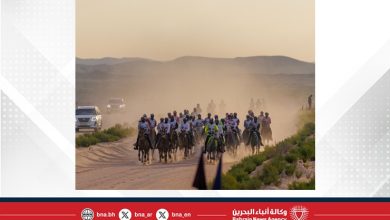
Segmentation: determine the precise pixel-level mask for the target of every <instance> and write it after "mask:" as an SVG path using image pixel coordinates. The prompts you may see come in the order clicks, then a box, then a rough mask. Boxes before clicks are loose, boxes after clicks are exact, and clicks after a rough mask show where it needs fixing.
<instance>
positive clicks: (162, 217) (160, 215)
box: [156, 209, 169, 220]
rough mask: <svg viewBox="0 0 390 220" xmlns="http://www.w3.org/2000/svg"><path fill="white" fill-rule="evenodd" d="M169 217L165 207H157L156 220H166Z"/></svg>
mask: <svg viewBox="0 0 390 220" xmlns="http://www.w3.org/2000/svg"><path fill="white" fill-rule="evenodd" d="M168 218H169V212H168V211H167V210H166V209H159V210H157V212H156V219H157V220H168Z"/></svg>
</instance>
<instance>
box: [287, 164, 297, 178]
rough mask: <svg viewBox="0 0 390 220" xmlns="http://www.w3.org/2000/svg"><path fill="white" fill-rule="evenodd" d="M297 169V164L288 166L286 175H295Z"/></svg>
mask: <svg viewBox="0 0 390 220" xmlns="http://www.w3.org/2000/svg"><path fill="white" fill-rule="evenodd" d="M295 168H296V164H295V163H293V164H287V165H286V169H285V171H286V175H287V176H292V175H293V174H294V171H295Z"/></svg>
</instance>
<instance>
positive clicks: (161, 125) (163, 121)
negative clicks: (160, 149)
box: [156, 118, 171, 146]
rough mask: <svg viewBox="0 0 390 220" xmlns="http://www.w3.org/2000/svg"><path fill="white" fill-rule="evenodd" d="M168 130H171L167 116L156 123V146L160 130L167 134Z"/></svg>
mask: <svg viewBox="0 0 390 220" xmlns="http://www.w3.org/2000/svg"><path fill="white" fill-rule="evenodd" d="M170 130H171V125H170V123H169V119H168V118H165V119H164V118H161V119H160V123H159V124H158V125H157V131H158V134H157V139H156V146H158V144H159V143H160V138H161V134H162V132H163V131H164V132H165V133H166V134H167V135H168V136H169V132H170Z"/></svg>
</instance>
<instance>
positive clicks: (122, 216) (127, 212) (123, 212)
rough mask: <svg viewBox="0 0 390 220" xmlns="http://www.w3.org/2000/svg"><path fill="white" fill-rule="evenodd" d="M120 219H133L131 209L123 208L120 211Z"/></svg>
mask: <svg viewBox="0 0 390 220" xmlns="http://www.w3.org/2000/svg"><path fill="white" fill-rule="evenodd" d="M118 216H119V219H120V220H130V219H131V211H130V210H128V209H122V210H120V211H119V215H118Z"/></svg>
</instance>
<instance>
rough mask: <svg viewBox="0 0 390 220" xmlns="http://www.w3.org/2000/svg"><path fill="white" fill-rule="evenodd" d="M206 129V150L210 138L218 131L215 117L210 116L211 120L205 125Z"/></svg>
mask: <svg viewBox="0 0 390 220" xmlns="http://www.w3.org/2000/svg"><path fill="white" fill-rule="evenodd" d="M210 116H211V115H210ZM204 131H205V134H207V137H206V141H205V145H204V146H205V150H206V146H207V143H208V142H209V139H210V138H211V136H213V135H215V134H217V133H218V126H217V125H216V124H214V119H213V118H210V121H209V123H208V124H207V125H206V126H205V128H204Z"/></svg>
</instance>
